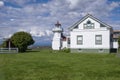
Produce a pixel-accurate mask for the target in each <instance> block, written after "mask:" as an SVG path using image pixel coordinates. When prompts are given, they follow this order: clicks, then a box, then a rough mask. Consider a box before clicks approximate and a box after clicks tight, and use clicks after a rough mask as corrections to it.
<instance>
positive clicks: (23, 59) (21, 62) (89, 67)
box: [0, 49, 120, 80]
mask: <svg viewBox="0 0 120 80" xmlns="http://www.w3.org/2000/svg"><path fill="white" fill-rule="evenodd" d="M0 80H120V57H116V55H115V54H82V53H81V54H77V53H75V54H74V53H65V52H57V51H52V50H50V49H42V50H39V51H32V52H26V53H18V54H0Z"/></svg>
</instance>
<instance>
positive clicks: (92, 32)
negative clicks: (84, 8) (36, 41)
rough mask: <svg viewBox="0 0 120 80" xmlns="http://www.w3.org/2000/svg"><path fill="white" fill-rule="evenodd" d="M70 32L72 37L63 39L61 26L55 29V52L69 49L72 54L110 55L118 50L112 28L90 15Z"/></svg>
mask: <svg viewBox="0 0 120 80" xmlns="http://www.w3.org/2000/svg"><path fill="white" fill-rule="evenodd" d="M69 30H70V36H69V37H63V36H62V35H63V34H62V32H63V29H62V28H61V24H59V23H57V24H56V27H55V28H54V29H53V32H54V37H53V41H52V49H53V50H60V49H63V48H68V47H69V48H70V50H71V52H83V53H91V52H92V53H93V52H94V53H110V52H111V51H115V50H116V51H117V49H118V43H117V42H113V29H112V27H111V26H109V25H107V24H106V23H104V22H102V21H100V20H99V19H97V18H95V17H93V16H92V15H90V14H87V15H86V16H85V17H83V18H82V19H81V20H79V21H78V22H76V23H75V24H74V25H72V26H71V27H70V28H69Z"/></svg>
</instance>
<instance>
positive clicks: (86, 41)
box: [70, 29, 110, 49]
mask: <svg viewBox="0 0 120 80" xmlns="http://www.w3.org/2000/svg"><path fill="white" fill-rule="evenodd" d="M77 35H83V45H77ZM95 35H102V45H96V44H95ZM70 38H71V48H86V49H87V48H88V49H97V48H102V49H110V31H109V30H107V29H104V30H103V29H99V30H95V29H93V30H76V31H75V30H74V31H72V32H70Z"/></svg>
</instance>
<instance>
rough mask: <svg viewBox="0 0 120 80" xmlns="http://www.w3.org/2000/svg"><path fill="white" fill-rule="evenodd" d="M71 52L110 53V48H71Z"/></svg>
mask: <svg viewBox="0 0 120 80" xmlns="http://www.w3.org/2000/svg"><path fill="white" fill-rule="evenodd" d="M71 53H110V49H71Z"/></svg>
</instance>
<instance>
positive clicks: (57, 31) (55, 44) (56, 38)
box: [52, 21, 63, 50]
mask: <svg viewBox="0 0 120 80" xmlns="http://www.w3.org/2000/svg"><path fill="white" fill-rule="evenodd" d="M52 31H53V33H54V35H53V40H52V49H53V50H60V49H61V48H62V37H61V35H62V32H63V29H62V27H61V24H60V23H59V21H57V23H56V24H55V27H54V28H53V30H52Z"/></svg>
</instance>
